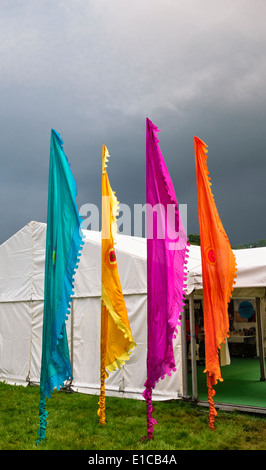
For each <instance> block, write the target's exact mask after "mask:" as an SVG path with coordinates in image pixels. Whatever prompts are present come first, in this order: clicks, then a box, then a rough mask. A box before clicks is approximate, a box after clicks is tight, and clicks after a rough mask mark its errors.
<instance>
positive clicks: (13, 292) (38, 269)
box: [0, 222, 266, 400]
mask: <svg viewBox="0 0 266 470" xmlns="http://www.w3.org/2000/svg"><path fill="white" fill-rule="evenodd" d="M84 234H85V236H86V240H85V245H84V248H83V251H82V255H81V260H80V264H79V268H78V271H77V274H76V278H75V294H74V296H73V303H72V313H71V315H70V317H69V319H68V322H67V331H68V339H69V349H70V355H71V358H72V365H73V375H74V381H73V384H72V386H73V388H74V389H78V390H79V391H81V392H89V393H96V394H98V393H99V385H100V286H101V266H100V263H101V258H100V250H101V248H100V243H101V242H100V233H99V232H93V231H84ZM45 239H46V224H43V223H39V222H30V223H29V224H27V225H26V226H25V227H23V228H22V229H21V230H20V231H19V232H17V233H16V234H14V235H13V236H12V237H11V238H10V239H9V240H7V241H6V242H5V243H3V244H2V245H1V246H0V380H5V381H6V382H8V383H18V384H24V385H26V384H27V383H28V381H32V382H36V383H39V377H40V364H41V343H42V314H43V299H44V265H45ZM116 254H117V262H118V269H119V274H120V279H121V284H122V289H123V293H124V296H125V301H126V305H127V309H128V315H129V320H130V323H131V327H132V332H133V337H134V339H135V341H136V343H137V347H136V348H135V350H134V351H133V352H132V354H131V358H130V360H129V361H128V362H127V363H126V365H125V367H123V368H122V369H121V370H119V371H117V372H115V373H114V374H111V375H110V377H109V378H108V379H107V381H106V392H107V395H108V394H109V395H118V396H125V397H135V398H141V397H142V392H143V389H144V387H143V385H144V383H145V380H146V350H147V349H146V347H147V326H146V318H147V317H146V314H147V312H146V308H147V304H146V301H147V278H146V240H145V239H144V238H138V237H130V236H126V235H119V234H118V236H117V245H116ZM235 254H236V260H237V265H238V275H237V281H236V286H235V289H234V297H240V298H241V297H242V298H243V297H245V298H250V297H253V298H254V297H260V298H261V301H262V306H263V312H264V311H265V306H266V302H265V297H266V295H265V293H266V248H252V249H249V250H236V251H235ZM188 273H189V275H188V286H187V294H190V293H191V292H193V291H194V292H195V294H197V295H198V296H202V271H201V255H200V247H198V246H193V245H192V246H190V251H189V259H188ZM264 316H265V315H263V317H264ZM264 327H266V322H264ZM179 330H180V331H179V334H178V335H177V338H176V340H175V342H174V350H175V357H176V365H177V371H176V372H175V373H173V375H172V376H171V377H166V378H165V379H164V380H163V381H160V382H159V383H158V384H157V386H156V389H155V391H154V399H158V400H160V399H162V400H164V399H168V398H169V399H172V398H178V397H180V396H182V394H183V380H182V373H183V371H182V340H181V336H182V335H181V327H180V329H179Z"/></svg>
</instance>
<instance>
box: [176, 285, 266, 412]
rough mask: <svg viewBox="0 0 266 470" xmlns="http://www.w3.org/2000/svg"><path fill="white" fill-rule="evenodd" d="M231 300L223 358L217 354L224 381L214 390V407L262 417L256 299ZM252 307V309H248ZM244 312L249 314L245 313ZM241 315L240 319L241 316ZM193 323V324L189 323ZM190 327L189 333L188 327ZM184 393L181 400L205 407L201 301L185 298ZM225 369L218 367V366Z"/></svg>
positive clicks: (264, 384)
mask: <svg viewBox="0 0 266 470" xmlns="http://www.w3.org/2000/svg"><path fill="white" fill-rule="evenodd" d="M248 302H249V303H248V304H247V303H245V302H244V304H243V299H233V300H232V301H231V303H230V305H229V308H228V314H229V320H230V337H229V338H228V349H227V354H225V353H224V354H223V357H221V354H220V363H221V373H222V377H223V379H224V381H223V382H219V383H218V384H217V385H216V387H215V390H216V395H215V398H214V401H215V404H216V405H217V407H220V408H222V407H225V408H227V409H228V408H229V409H230V408H231V409H232V407H233V409H239V410H245V411H252V412H256V411H258V412H261V413H266V381H265V359H264V351H263V344H262V343H263V341H262V334H263V333H262V322H261V311H260V310H261V309H260V299H253V300H251V299H249V300H248ZM251 307H252V308H251ZM247 310H249V311H248V312H247ZM240 314H242V317H241V315H240ZM193 320H194V322H193ZM191 325H192V328H191V331H190V326H191ZM186 330H187V333H186V339H187V340H188V339H189V342H188V341H187V352H188V353H187V364H186V366H187V390H186V391H185V393H184V396H186V397H190V398H192V400H193V401H195V402H197V403H199V404H203V405H204V404H208V397H207V385H206V374H205V373H204V372H203V371H204V368H205V358H204V355H205V353H204V322H203V308H202V301H201V300H199V299H194V296H193V294H191V295H190V296H189V299H188V302H187V306H186ZM226 361H227V364H228V365H224V366H222V363H224V364H225V363H226Z"/></svg>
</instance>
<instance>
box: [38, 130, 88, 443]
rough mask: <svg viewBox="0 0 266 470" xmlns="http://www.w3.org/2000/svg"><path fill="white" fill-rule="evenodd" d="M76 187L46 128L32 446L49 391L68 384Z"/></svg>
mask: <svg viewBox="0 0 266 470" xmlns="http://www.w3.org/2000/svg"><path fill="white" fill-rule="evenodd" d="M76 194H77V191H76V183H75V180H74V178H73V175H72V172H71V169H70V164H69V162H68V159H67V157H66V155H65V152H64V149H63V141H62V139H61V136H60V135H59V134H58V133H57V132H56V131H55V130H53V129H52V131H51V144H50V162H49V185H48V207H47V229H46V256H45V281H44V309H43V333H42V359H41V377H40V402H39V416H40V428H39V431H38V435H39V439H38V440H37V444H38V443H39V442H40V441H41V440H43V439H44V438H45V433H46V425H47V422H46V418H47V416H48V413H47V411H46V398H50V397H51V393H52V392H53V390H54V388H57V389H60V387H63V386H64V383H65V381H66V380H71V379H72V378H73V377H72V370H71V363H70V357H69V349H68V341H67V333H66V321H67V318H68V315H69V314H70V309H71V301H72V296H73V294H74V275H75V272H76V270H77V268H78V263H79V260H80V255H81V250H82V247H83V244H84V241H83V235H82V231H81V223H82V222H81V219H80V216H79V213H78V209H77V205H76Z"/></svg>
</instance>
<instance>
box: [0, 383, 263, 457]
mask: <svg viewBox="0 0 266 470" xmlns="http://www.w3.org/2000/svg"><path fill="white" fill-rule="evenodd" d="M38 403H39V387H30V386H28V387H26V388H24V387H22V386H12V385H7V384H5V383H1V382H0V449H1V450H37V451H38V450H135V451H136V450H137V451H141V450H143V451H144V450H148V451H150V450H175V451H176V450H266V417H265V416H253V415H248V414H244V413H236V412H223V411H220V410H218V416H217V418H216V430H215V431H211V430H210V429H209V428H208V427H207V423H208V411H207V409H202V408H199V407H195V406H194V405H193V404H191V403H186V402H184V401H181V400H177V401H170V402H154V409H155V410H154V413H153V417H154V418H155V419H156V420H157V421H158V424H157V425H156V426H155V431H154V440H152V441H142V442H141V437H142V436H144V435H146V403H145V402H144V401H139V400H132V399H125V398H113V397H106V421H107V424H106V425H105V426H100V425H99V418H98V416H97V409H98V396H95V395H85V394H80V393H65V392H64V391H60V392H57V391H55V392H54V393H53V394H52V397H51V399H50V400H47V411H48V413H49V416H48V418H47V423H48V424H47V430H46V439H45V440H44V441H42V442H41V443H40V444H39V446H38V447H36V445H35V441H36V439H37V431H38V428H39V409H38Z"/></svg>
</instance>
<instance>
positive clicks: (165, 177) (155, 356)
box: [143, 118, 189, 439]
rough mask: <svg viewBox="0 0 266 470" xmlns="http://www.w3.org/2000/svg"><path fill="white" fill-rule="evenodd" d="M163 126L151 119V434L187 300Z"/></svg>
mask: <svg viewBox="0 0 266 470" xmlns="http://www.w3.org/2000/svg"><path fill="white" fill-rule="evenodd" d="M158 131H159V130H158V128H157V127H156V126H155V125H154V124H153V123H152V122H151V121H150V120H149V119H148V118H147V120H146V202H147V216H146V222H147V303H148V306H147V309H148V311H147V321H148V340H147V380H146V382H145V385H144V386H145V390H144V393H143V396H144V398H145V399H146V402H147V431H148V435H147V438H148V439H152V437H153V425H154V424H156V421H155V419H153V418H152V412H153V407H152V389H154V387H155V384H156V382H158V381H159V379H163V378H164V376H165V375H166V374H168V375H171V373H172V371H175V370H176V369H175V358H174V350H173V338H174V337H175V334H176V333H177V326H178V325H181V323H180V320H181V318H182V315H181V312H182V311H184V305H185V301H184V298H185V287H186V282H185V281H186V264H187V258H188V246H189V243H188V242H187V236H186V232H185V230H184V227H183V224H182V221H181V217H180V214H179V209H178V205H177V200H176V196H175V191H174V187H173V184H172V181H171V178H170V176H169V173H168V170H167V167H166V165H165V162H164V159H163V156H162V153H161V151H160V147H159V140H158V138H157V132H158Z"/></svg>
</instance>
